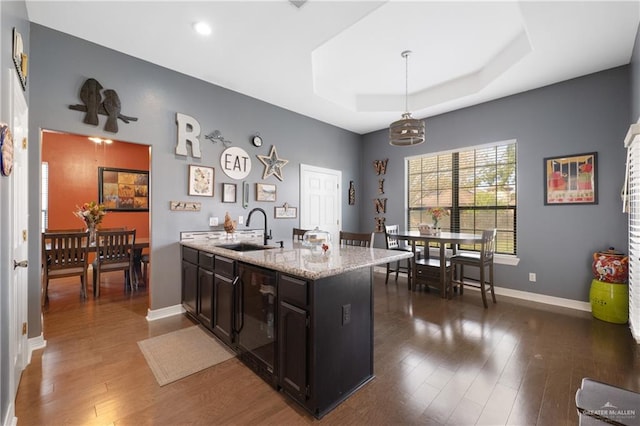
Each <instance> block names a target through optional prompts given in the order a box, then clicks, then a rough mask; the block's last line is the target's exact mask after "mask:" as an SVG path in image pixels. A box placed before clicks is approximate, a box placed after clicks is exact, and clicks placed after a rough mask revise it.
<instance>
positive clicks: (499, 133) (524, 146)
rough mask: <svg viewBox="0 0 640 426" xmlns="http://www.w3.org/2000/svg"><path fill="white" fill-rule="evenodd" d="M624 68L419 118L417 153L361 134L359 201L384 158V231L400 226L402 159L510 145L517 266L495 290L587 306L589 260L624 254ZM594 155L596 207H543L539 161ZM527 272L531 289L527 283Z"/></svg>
mask: <svg viewBox="0 0 640 426" xmlns="http://www.w3.org/2000/svg"><path fill="white" fill-rule="evenodd" d="M629 85H630V79H629V67H628V66H624V67H619V68H615V69H612V70H608V71H604V72H601V73H597V74H593V75H589V76H586V77H582V78H578V79H574V80H569V81H566V82H563V83H559V84H555V85H552V86H548V87H544V88H541V89H537V90H532V91H529V92H526V93H521V94H518V95H514V96H510V97H507V98H503V99H499V100H496V101H492V102H488V103H485V104H482V105H477V106H474V107H470V108H465V109H462V110H458V111H454V112H451V113H448V114H443V115H440V116H437V117H431V118H428V119H427V120H426V128H427V141H426V142H425V143H424V144H422V145H418V146H416V147H410V148H399V147H392V146H390V145H389V144H388V135H387V131H379V132H375V133H370V134H367V135H365V136H364V153H363V156H362V157H363V164H362V170H363V175H362V182H363V186H364V191H363V192H364V197H365V198H366V199H373V198H375V197H376V191H377V176H376V175H375V173H374V171H373V167H372V166H371V164H372V161H373V160H376V159H384V158H389V164H388V167H387V174H386V176H385V178H386V180H385V189H386V190H387V191H386V195H387V197H388V201H387V207H388V210H387V214H386V220H387V223H388V224H392V223H400V224H403V227H404V225H405V224H406V217H405V213H404V207H403V203H404V194H403V188H404V158H405V156H410V155H417V154H422V153H429V152H438V151H445V150H450V149H455V148H462V147H466V146H472V145H479V144H484V143H489V142H495V141H502V140H508V139H516V140H517V143H518V177H517V178H518V182H517V185H518V211H517V224H518V229H517V232H518V241H517V253H518V254H517V255H518V257H519V258H520V263H519V265H518V266H505V265H498V266H497V267H496V285H498V286H500V287H506V288H510V289H515V290H523V291H528V292H533V293H540V294H544V295H550V296H556V297H562V298H568V299H573V300H581V301H588V300H589V287H590V284H591V279H592V275H591V266H590V265H591V256H592V253H593V252H594V251H596V250H601V249H605V248H607V247H609V246H614V247H616V248H617V249H619V250H622V251H626V247H627V216H626V215H625V214H623V213H622V212H621V211H622V209H621V202H620V189H621V187H622V184H623V182H624V167H625V158H626V157H625V150H624V147H623V143H622V141H623V138H624V136H625V134H626V131H627V129H628V127H629V117H630V96H631V93H630V89H629V87H630V86H629ZM592 151H597V152H598V190H599V197H598V198H599V203H598V204H597V205H583V206H568V205H565V206H545V205H544V203H543V200H544V198H543V196H544V195H543V194H544V186H543V182H544V179H543V158H544V157H549V156H555V155H568V154H577V153H583V152H592ZM374 216H375V215H374V212H373V205H371V206H370V207H368V208H366V209H363V210H362V211H361V224H362V226H365V227H367V226H369V227H372V226H373V217H374ZM529 272H535V273H536V274H537V282H535V283H530V282H529V281H528V274H529Z"/></svg>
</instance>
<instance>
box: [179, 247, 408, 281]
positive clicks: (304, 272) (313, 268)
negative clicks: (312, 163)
mask: <svg viewBox="0 0 640 426" xmlns="http://www.w3.org/2000/svg"><path fill="white" fill-rule="evenodd" d="M239 242H242V243H249V244H256V245H262V243H263V241H262V239H261V238H247V239H241V240H226V239H211V240H206V241H183V242H181V244H182V245H184V246H187V247H191V248H195V249H198V250H203V251H207V252H209V253H213V254H217V255H221V256H225V257H228V258H230V259H235V260H239V261H241V262H245V263H249V264H252V265H257V266H262V267H264V268H268V269H273V270H276V271H280V272H285V273H287V274H291V275H295V276H298V277H302V278H306V279H310V280H317V279H320V278H324V277H329V276H332V275H339V274H342V273H344V272H348V271H353V270H356V269H360V268H366V267H371V266H374V265H380V264H385V263H389V262H395V261H398V260H402V259H408V258H410V257H411V256H412V253H411V252H408V251H399V250H385V249H378V248H362V247H349V246H342V247H341V246H338V245H335V244H334V245H332V246H331V249H330V250H329V251H328V252H327V253H325V254H323V253H322V251H320V252H317V251H314V250H311V249H309V248H306V247H303V246H302V244H301V243H297V242H290V241H286V242H285V247H284V248H280V247H276V246H273V248H270V249H266V250H256V251H243V252H239V251H235V250H229V249H226V248H222V247H219V246H220V245H225V244H233V243H239Z"/></svg>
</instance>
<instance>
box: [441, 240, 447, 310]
mask: <svg viewBox="0 0 640 426" xmlns="http://www.w3.org/2000/svg"><path fill="white" fill-rule="evenodd" d="M446 269H447V257H446V244H445V243H443V242H440V297H442V298H443V299H444V298H445V297H447V296H446V288H445V284H446V282H447V274H446V272H447V270H446Z"/></svg>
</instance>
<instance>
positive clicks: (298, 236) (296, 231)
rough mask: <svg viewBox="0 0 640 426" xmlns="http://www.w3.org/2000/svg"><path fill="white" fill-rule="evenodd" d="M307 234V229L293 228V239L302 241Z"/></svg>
mask: <svg viewBox="0 0 640 426" xmlns="http://www.w3.org/2000/svg"><path fill="white" fill-rule="evenodd" d="M305 232H307V229H301V228H293V234H292V235H291V239H293V240H298V241H302V237H303V236H304V233H305Z"/></svg>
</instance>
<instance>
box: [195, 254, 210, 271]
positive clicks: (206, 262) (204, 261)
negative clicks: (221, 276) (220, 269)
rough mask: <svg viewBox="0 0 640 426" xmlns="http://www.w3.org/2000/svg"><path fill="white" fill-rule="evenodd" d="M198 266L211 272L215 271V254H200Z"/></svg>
mask: <svg viewBox="0 0 640 426" xmlns="http://www.w3.org/2000/svg"><path fill="white" fill-rule="evenodd" d="M198 265H200V266H201V267H203V268H205V269H208V270H209V271H213V254H212V253H207V252H206V251H201V252H198Z"/></svg>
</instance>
